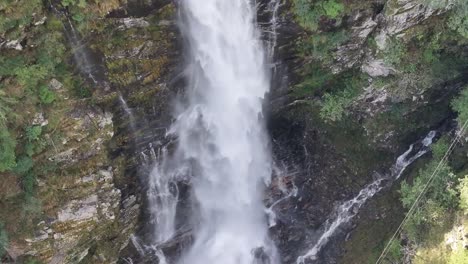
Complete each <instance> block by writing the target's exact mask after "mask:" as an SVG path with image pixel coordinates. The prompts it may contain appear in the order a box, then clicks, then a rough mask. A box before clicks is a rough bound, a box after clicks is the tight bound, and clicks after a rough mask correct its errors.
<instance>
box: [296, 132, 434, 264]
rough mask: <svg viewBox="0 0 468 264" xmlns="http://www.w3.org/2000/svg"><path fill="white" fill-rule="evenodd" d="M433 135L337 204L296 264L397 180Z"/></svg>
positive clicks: (313, 255)
mask: <svg viewBox="0 0 468 264" xmlns="http://www.w3.org/2000/svg"><path fill="white" fill-rule="evenodd" d="M435 136H436V132H435V131H431V132H429V134H427V136H426V137H425V138H424V139H423V140H421V141H420V142H419V145H420V148H419V149H418V150H415V149H414V148H415V144H412V145H410V147H409V148H408V150H407V151H405V152H404V153H403V154H402V155H400V156H399V157H398V158H397V160H396V162H395V164H394V165H393V166H392V167H391V168H390V172H389V173H388V175H377V176H378V177H377V179H376V180H375V181H374V182H372V183H370V184H369V185H367V186H365V187H364V188H363V189H362V190H361V191H360V192H359V193H358V195H356V196H355V197H354V198H352V199H351V200H348V201H346V202H344V203H342V204H341V205H340V206H338V207H337V209H336V210H335V212H334V214H333V215H332V216H331V217H330V218H328V220H327V221H326V222H325V224H324V227H323V232H322V235H321V236H320V237H319V239H318V240H317V242H315V244H314V245H313V246H312V248H311V249H310V250H309V251H308V252H307V253H306V254H305V255H303V256H300V257H298V258H297V264H303V263H305V260H306V259H311V260H315V259H317V254H318V253H319V251H320V250H321V249H322V247H323V246H325V245H326V244H327V242H328V240H329V239H330V238H331V237H332V236H333V235H334V234H335V233H336V232H337V231H338V230H339V227H340V226H342V225H343V224H346V223H348V222H349V221H350V220H351V219H352V218H353V217H354V216H356V215H357V213H358V212H359V209H360V208H361V206H362V205H363V204H364V203H365V202H366V201H367V200H369V199H370V198H372V197H373V196H374V195H375V194H376V193H378V192H380V191H381V190H382V189H383V188H385V187H386V185H385V181H390V182H392V181H395V180H397V179H398V178H400V176H401V175H402V174H403V172H404V171H405V169H406V168H407V167H408V166H409V165H411V164H412V163H413V162H414V161H416V160H417V159H418V158H420V157H421V156H423V155H424V154H426V153H427V152H428V151H429V150H430V149H429V146H430V145H431V144H432V142H433V139H434V137H435Z"/></svg>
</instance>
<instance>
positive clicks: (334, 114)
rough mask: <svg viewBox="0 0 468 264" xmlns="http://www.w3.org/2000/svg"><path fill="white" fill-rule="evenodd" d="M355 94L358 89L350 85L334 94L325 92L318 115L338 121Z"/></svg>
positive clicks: (357, 92)
mask: <svg viewBox="0 0 468 264" xmlns="http://www.w3.org/2000/svg"><path fill="white" fill-rule="evenodd" d="M357 94H359V90H357V89H356V87H353V86H351V85H348V86H347V87H346V88H345V90H343V91H340V92H338V93H335V94H330V93H326V94H325V95H324V96H323V105H322V109H321V110H320V117H322V118H323V119H324V120H328V121H333V122H335V121H340V120H341V118H342V117H343V115H344V114H345V109H346V108H347V107H348V106H350V105H351V104H352V103H353V101H354V99H355V96H356V95H357Z"/></svg>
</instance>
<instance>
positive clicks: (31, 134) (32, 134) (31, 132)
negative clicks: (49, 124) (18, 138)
mask: <svg viewBox="0 0 468 264" xmlns="http://www.w3.org/2000/svg"><path fill="white" fill-rule="evenodd" d="M41 134H42V127H41V126H30V127H27V128H26V139H27V140H28V141H30V142H31V141H35V140H38V139H39V137H40V136H41Z"/></svg>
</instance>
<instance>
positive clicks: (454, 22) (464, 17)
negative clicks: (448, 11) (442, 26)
mask: <svg viewBox="0 0 468 264" xmlns="http://www.w3.org/2000/svg"><path fill="white" fill-rule="evenodd" d="M448 27H449V28H450V29H452V30H454V31H456V32H457V33H458V34H460V36H462V37H463V38H466V39H468V2H467V1H466V0H456V1H455V7H454V8H453V11H452V15H451V16H450V18H449V20H448Z"/></svg>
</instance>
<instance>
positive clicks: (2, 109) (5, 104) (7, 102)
mask: <svg viewBox="0 0 468 264" xmlns="http://www.w3.org/2000/svg"><path fill="white" fill-rule="evenodd" d="M15 103H16V100H14V99H12V98H10V97H8V96H7V95H6V93H5V92H4V91H2V90H0V127H6V123H7V116H8V114H9V113H10V112H11V109H10V106H11V105H13V104H15Z"/></svg>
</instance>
